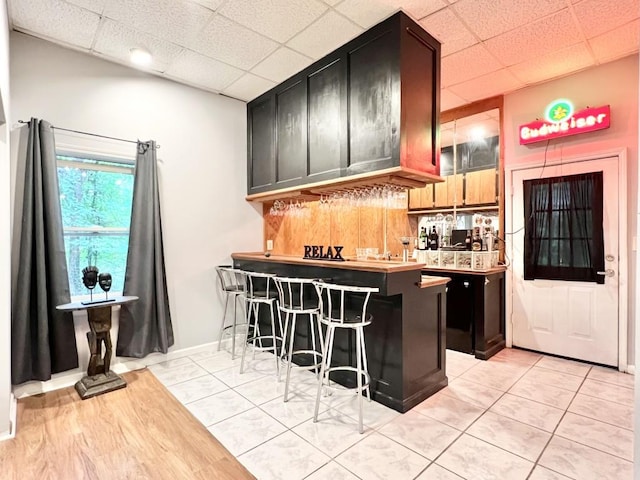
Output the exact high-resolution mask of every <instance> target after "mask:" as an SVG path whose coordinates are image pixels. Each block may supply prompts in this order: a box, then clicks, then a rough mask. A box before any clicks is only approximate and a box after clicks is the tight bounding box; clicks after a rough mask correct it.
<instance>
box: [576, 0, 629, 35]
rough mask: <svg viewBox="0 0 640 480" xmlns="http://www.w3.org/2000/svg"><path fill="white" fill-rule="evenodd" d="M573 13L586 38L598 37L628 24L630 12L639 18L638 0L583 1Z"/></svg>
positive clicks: (577, 4)
mask: <svg viewBox="0 0 640 480" xmlns="http://www.w3.org/2000/svg"><path fill="white" fill-rule="evenodd" d="M573 11H574V12H575V14H576V17H577V18H578V22H580V25H582V29H583V31H584V33H585V35H586V36H587V38H591V37H594V36H596V35H600V34H601V33H605V32H608V31H610V30H613V29H614V28H617V27H619V26H621V25H624V24H625V23H628V22H629V20H630V18H629V16H630V15H629V14H630V12H634V15H633V17H634V18H638V17H639V16H640V0H584V2H580V3H576V4H575V5H574V6H573Z"/></svg>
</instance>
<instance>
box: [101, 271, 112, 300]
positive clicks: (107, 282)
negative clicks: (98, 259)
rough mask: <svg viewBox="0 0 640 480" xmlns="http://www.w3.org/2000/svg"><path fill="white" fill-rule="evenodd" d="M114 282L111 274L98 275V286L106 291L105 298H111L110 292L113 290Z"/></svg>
mask: <svg viewBox="0 0 640 480" xmlns="http://www.w3.org/2000/svg"><path fill="white" fill-rule="evenodd" d="M112 281H113V280H112V279H111V274H110V273H101V274H100V275H98V284H99V285H100V288H101V289H102V290H104V298H109V295H108V292H109V290H111V283H112Z"/></svg>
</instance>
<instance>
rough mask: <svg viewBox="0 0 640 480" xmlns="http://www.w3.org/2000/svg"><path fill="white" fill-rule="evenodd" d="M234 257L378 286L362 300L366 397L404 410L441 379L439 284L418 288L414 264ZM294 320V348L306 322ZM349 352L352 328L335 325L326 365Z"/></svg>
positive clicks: (264, 268)
mask: <svg viewBox="0 0 640 480" xmlns="http://www.w3.org/2000/svg"><path fill="white" fill-rule="evenodd" d="M234 263H235V266H236V267H239V268H242V269H247V270H253V271H257V272H270V273H276V274H278V275H282V276H288V277H307V278H325V279H331V281H332V282H335V283H341V284H349V285H368V286H372V287H378V288H379V289H380V293H379V294H376V295H373V296H372V297H371V299H370V301H369V306H368V312H370V313H371V314H372V315H373V322H372V323H371V325H369V326H367V327H366V328H365V329H364V335H365V343H366V350H367V360H368V366H369V374H370V376H371V383H370V390H371V397H372V399H373V400H375V401H377V402H379V403H382V404H383V405H386V406H388V407H390V408H393V409H394V410H397V411H398V412H402V413H404V412H406V411H408V410H410V409H411V408H413V407H414V406H416V405H417V404H419V403H420V402H422V401H423V400H424V399H426V398H428V397H429V396H431V395H433V394H434V393H436V392H437V391H438V390H440V389H442V388H444V387H445V386H446V385H447V377H446V375H445V323H446V308H447V307H446V292H445V285H437V286H432V287H428V288H419V287H418V286H417V284H418V283H419V282H420V270H411V271H401V272H392V273H388V272H387V273H381V272H369V271H358V270H349V269H338V268H328V267H320V266H314V265H313V263H312V262H309V264H308V265H306V264H305V265H297V264H286V263H280V262H273V261H263V262H260V261H252V260H238V259H235V260H234ZM309 295H311V296H312V295H314V292H313V291H310V292H309ZM352 301H353V302H354V304H357V303H358V302H359V301H360V298H359V297H357V296H354V297H353V299H352ZM354 306H355V305H354ZM262 320H264V327H263V323H262ZM297 323H298V326H299V327H300V328H299V329H298V330H297V334H296V337H295V340H294V343H295V346H294V348H295V349H298V348H301V347H302V348H309V347H310V338H309V335H308V324H309V322H308V320H307V319H305V318H303V317H300V318H299V321H298V322H297ZM263 328H264V329H265V331H266V330H268V328H269V327H268V322H267V319H266V317H265V318H264V319H261V324H260V329H261V331H263ZM355 352H356V349H355V335H354V334H353V332H351V331H341V330H340V329H338V330H337V331H336V336H335V339H334V349H333V356H332V365H333V366H337V365H351V366H355V362H356V359H355ZM302 362H304V359H302ZM331 378H332V379H333V380H335V381H336V382H338V383H340V384H342V385H344V386H347V387H354V386H355V385H356V377H355V374H352V373H351V372H335V373H334V375H333V376H332V377H331Z"/></svg>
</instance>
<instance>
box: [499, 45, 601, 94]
mask: <svg viewBox="0 0 640 480" xmlns="http://www.w3.org/2000/svg"><path fill="white" fill-rule="evenodd" d="M592 65H594V62H593V58H592V57H591V54H590V53H589V50H588V49H587V46H586V45H585V44H584V43H578V44H576V45H572V46H570V47H567V48H563V49H562V50H556V51H555V52H552V53H550V54H548V55H545V56H542V57H538V58H534V59H531V60H528V61H525V62H522V63H519V64H518V65H514V66H512V67H509V70H511V72H513V74H514V75H515V76H516V77H517V78H518V79H519V80H520V81H521V82H523V83H524V84H525V85H531V84H534V83H538V82H543V81H545V80H548V79H550V78H555V77H561V76H563V75H567V74H569V73H572V72H576V71H578V70H582V69H584V68H587V67H590V66H592Z"/></svg>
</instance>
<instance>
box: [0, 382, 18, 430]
mask: <svg viewBox="0 0 640 480" xmlns="http://www.w3.org/2000/svg"><path fill="white" fill-rule="evenodd" d="M17 415H18V401H17V400H16V397H15V396H14V395H13V393H9V431H8V432H0V442H2V441H4V440H9V439H10V438H14V437H15V436H16V417H17Z"/></svg>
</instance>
